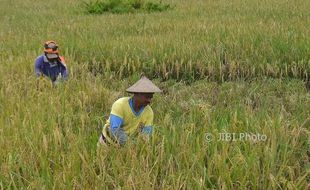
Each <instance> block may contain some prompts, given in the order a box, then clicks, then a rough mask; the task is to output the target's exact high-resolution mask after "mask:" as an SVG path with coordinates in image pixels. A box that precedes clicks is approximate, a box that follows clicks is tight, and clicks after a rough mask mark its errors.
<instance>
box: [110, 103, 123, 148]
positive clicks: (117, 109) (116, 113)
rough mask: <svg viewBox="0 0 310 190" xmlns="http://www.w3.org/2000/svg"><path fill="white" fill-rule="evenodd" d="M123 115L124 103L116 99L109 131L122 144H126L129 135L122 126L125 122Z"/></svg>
mask: <svg viewBox="0 0 310 190" xmlns="http://www.w3.org/2000/svg"><path fill="white" fill-rule="evenodd" d="M123 115H124V114H123V109H122V105H121V104H119V103H118V102H117V101H116V102H115V103H114V104H113V106H112V110H111V114H110V128H109V132H110V133H111V134H112V137H114V138H115V139H116V140H117V142H118V143H119V144H120V145H124V144H125V143H126V140H127V135H126V133H125V132H124V130H123V129H122V127H121V126H122V124H123Z"/></svg>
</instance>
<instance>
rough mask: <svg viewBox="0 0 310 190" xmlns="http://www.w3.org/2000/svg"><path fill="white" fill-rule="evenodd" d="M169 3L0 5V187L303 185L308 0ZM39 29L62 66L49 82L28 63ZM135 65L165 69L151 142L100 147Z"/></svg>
mask: <svg viewBox="0 0 310 190" xmlns="http://www.w3.org/2000/svg"><path fill="white" fill-rule="evenodd" d="M167 2H168V3H172V4H176V9H175V10H173V11H169V12H165V13H164V12H162V13H156V14H155V13H152V14H143V13H140V14H130V15H114V14H105V15H101V16H90V15H85V14H83V13H82V7H80V5H81V4H80V2H77V1H71V0H69V1H66V3H63V1H53V2H51V1H39V2H35V1H33V0H24V1H18V3H17V2H12V1H6V0H5V1H1V2H0V17H1V18H2V19H1V22H0V28H1V32H0V42H1V43H0V50H1V51H0V62H1V64H0V189H26V188H27V189H309V183H310V182H309V174H310V165H309V149H310V142H309V139H310V133H309V126H310V118H309V116H310V97H309V92H308V91H307V89H306V88H305V87H304V82H303V81H301V80H298V79H293V78H294V77H296V78H307V76H308V72H309V63H308V61H309V59H308V52H309V51H308V50H309V40H308V39H307V35H308V34H309V31H308V30H307V29H308V28H307V27H308V26H309V23H308V22H309V19H307V18H308V17H309V13H308V11H307V7H309V6H308V5H309V2H308V1H303V0H297V1H295V2H287V1H274V0H267V1H264V2H261V1H255V0H250V1H240V0H233V1H230V2H227V1H183V0H182V1H172V0H171V1H167ZM67 8H70V9H69V11H64V10H68V9H67ZM47 39H54V40H56V41H57V42H58V43H59V45H60V48H61V52H62V54H64V55H65V58H66V60H67V62H68V67H69V72H70V79H69V80H68V81H67V82H66V83H65V84H62V85H59V86H57V87H56V88H53V87H52V86H51V85H50V83H49V82H48V81H44V80H43V81H39V82H38V81H36V80H35V78H34V76H33V74H32V73H33V68H32V67H33V61H34V59H35V57H36V56H37V55H38V54H40V53H41V52H42V48H41V46H40V44H42V42H43V41H44V40H47ZM226 65H229V66H226ZM142 71H144V72H146V73H147V74H148V75H149V76H152V75H154V76H161V77H162V78H164V79H166V80H162V79H160V78H157V77H155V79H154V82H155V83H156V84H157V85H158V86H159V87H160V88H162V89H163V90H164V93H163V94H161V95H155V96H154V101H153V103H152V108H153V110H154V112H155V130H154V131H155V133H154V135H153V137H152V138H151V141H150V142H149V143H144V142H143V141H142V140H141V139H139V138H137V139H133V140H132V141H130V142H129V143H128V144H127V145H126V146H125V147H123V148H121V149H118V148H112V147H111V148H109V149H104V148H103V149H99V150H97V147H96V143H97V139H98V135H99V133H100V130H101V127H100V126H101V125H102V124H104V122H105V120H106V119H107V117H108V114H109V111H110V107H111V105H112V103H113V102H114V101H115V100H116V99H117V98H119V97H122V96H126V95H127V94H126V93H124V92H125V89H126V88H127V87H128V86H129V85H130V84H133V83H134V82H135V81H136V80H137V79H138V78H139V74H140V72H142ZM224 71H225V72H224ZM270 76H272V77H270ZM277 77H282V78H280V79H277ZM197 78H203V80H197V81H194V80H193V79H197ZM209 79H214V80H209ZM185 80H192V83H191V85H187V84H186V83H185V82H184V81H185ZM177 81H178V82H177ZM218 81H226V82H218ZM223 132H228V133H244V132H248V133H255V134H256V133H259V134H264V135H266V136H267V140H266V141H261V142H254V141H241V140H239V141H221V140H216V137H218V135H219V133H223ZM206 134H211V135H213V138H214V139H213V141H211V142H208V141H207V139H206Z"/></svg>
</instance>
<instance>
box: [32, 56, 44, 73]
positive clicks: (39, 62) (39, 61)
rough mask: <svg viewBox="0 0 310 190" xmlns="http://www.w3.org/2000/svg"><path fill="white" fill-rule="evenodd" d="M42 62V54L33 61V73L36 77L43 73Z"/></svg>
mask: <svg viewBox="0 0 310 190" xmlns="http://www.w3.org/2000/svg"><path fill="white" fill-rule="evenodd" d="M42 64H43V56H39V57H37V58H36V60H35V62H34V74H35V76H36V77H39V76H41V75H42V74H43V73H42V70H41V67H42Z"/></svg>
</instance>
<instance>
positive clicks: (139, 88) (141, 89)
mask: <svg viewBox="0 0 310 190" xmlns="http://www.w3.org/2000/svg"><path fill="white" fill-rule="evenodd" d="M126 92H130V93H155V92H162V91H161V90H160V89H159V88H158V87H157V86H156V85H155V84H153V83H152V81H150V79H148V78H146V77H145V76H142V77H141V78H140V80H138V81H137V82H136V83H135V84H133V85H132V86H131V87H129V88H127V89H126Z"/></svg>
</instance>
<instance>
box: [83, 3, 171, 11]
mask: <svg viewBox="0 0 310 190" xmlns="http://www.w3.org/2000/svg"><path fill="white" fill-rule="evenodd" d="M84 6H85V9H86V11H87V12H88V13H90V14H102V13H104V12H111V13H130V12H134V11H139V10H142V11H147V12H161V11H165V10H168V9H171V8H172V7H171V6H170V5H169V4H163V3H162V2H161V1H160V2H149V1H147V2H145V0H96V1H91V2H84Z"/></svg>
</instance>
